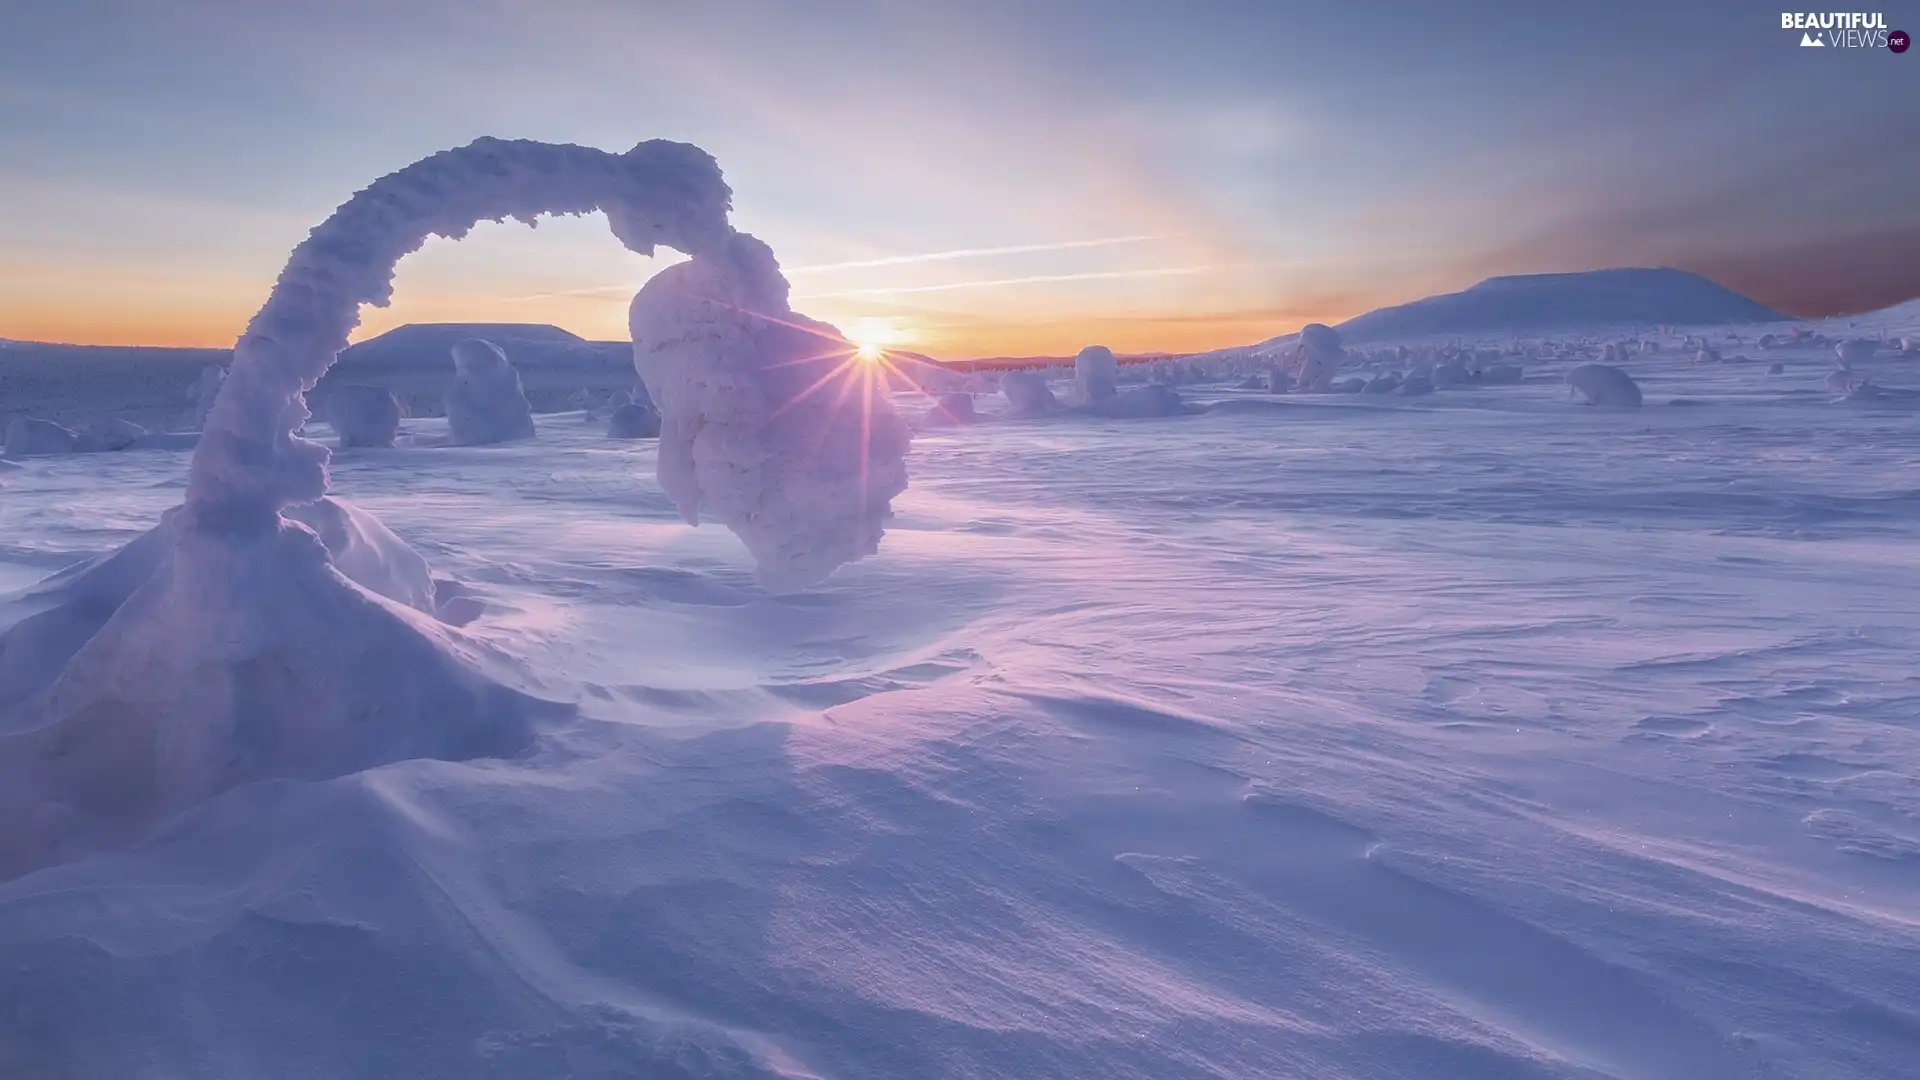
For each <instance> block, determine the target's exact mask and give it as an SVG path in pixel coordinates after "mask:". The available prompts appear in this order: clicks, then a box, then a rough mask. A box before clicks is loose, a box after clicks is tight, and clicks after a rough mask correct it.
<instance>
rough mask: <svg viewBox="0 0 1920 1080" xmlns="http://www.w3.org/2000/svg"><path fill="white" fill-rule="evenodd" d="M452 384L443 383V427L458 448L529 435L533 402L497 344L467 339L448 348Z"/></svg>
mask: <svg viewBox="0 0 1920 1080" xmlns="http://www.w3.org/2000/svg"><path fill="white" fill-rule="evenodd" d="M453 366H454V376H453V384H452V385H451V386H448V387H447V395H446V403H447V431H448V432H449V433H450V434H451V435H452V437H453V441H454V443H455V444H456V445H459V446H487V445H491V444H493V443H503V442H510V441H512V440H514V439H531V438H533V406H531V405H529V404H527V392H526V390H525V389H523V388H522V387H521V385H520V373H519V372H518V371H515V370H514V368H513V365H512V364H511V363H509V362H508V361H507V354H506V353H505V352H502V351H501V349H500V346H498V345H495V344H494V343H493V342H491V341H487V340H485V339H484V338H467V339H466V340H464V341H461V342H458V343H456V344H455V345H454V347H453Z"/></svg>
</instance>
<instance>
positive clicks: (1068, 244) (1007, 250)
mask: <svg viewBox="0 0 1920 1080" xmlns="http://www.w3.org/2000/svg"><path fill="white" fill-rule="evenodd" d="M1164 239H1166V237H1164V236H1105V237H1101V238H1099V239H1097V240H1063V241H1061V242H1060V243H1057V244H1010V245H1008V246H1006V247H987V248H956V249H955V250H953V251H928V252H923V253H921V254H918V255H887V256H884V257H882V258H877V259H856V260H854V261H852V262H837V263H816V264H814V265H812V266H794V267H786V268H784V271H785V273H786V274H787V276H789V277H791V276H793V275H794V274H824V273H827V272H829V271H833V270H865V269H868V268H870V267H875V266H909V265H912V264H914V263H930V262H947V261H949V260H952V259H985V258H991V257H992V256H995V255H1031V254H1034V253H1036V252H1041V251H1076V250H1079V249H1082V248H1101V247H1119V246H1120V245H1122V244H1145V243H1150V242H1152V241H1154V240H1164Z"/></svg>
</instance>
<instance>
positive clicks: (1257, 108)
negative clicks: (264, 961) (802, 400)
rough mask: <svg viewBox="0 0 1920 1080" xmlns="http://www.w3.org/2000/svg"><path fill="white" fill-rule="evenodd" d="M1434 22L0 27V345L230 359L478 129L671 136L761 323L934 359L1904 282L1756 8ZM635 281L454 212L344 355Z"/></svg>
mask: <svg viewBox="0 0 1920 1080" xmlns="http://www.w3.org/2000/svg"><path fill="white" fill-rule="evenodd" d="M1446 7H1447V8H1448V9H1447V10H1437V9H1439V8H1441V6H1440V5H1421V4H1414V3H1408V2H1392V3H1373V4H1358V3H1347V4H1338V5H1325V6H1319V5H1293V4H1285V3H1277V2H1267V3H1257V2H1248V3H1205V2H1186V3H1177V2H1160V0H1134V2H1125V0H1109V2H1104V3H1096V2H1080V0H1060V2H1045V0H1033V2H1028V3H1020V2H1014V0H967V2H956V3H947V2H911V3H909V2H903V0H810V2H807V3H791V2H789V3H759V2H746V0H701V2H695V0H671V2H666V0H663V2H652V3H648V2H631V0H629V2H616V0H544V2H537V3H536V2H532V0H470V2H465V3H426V2H422V0H381V2H371V0H368V2H362V0H346V2H334V3H327V2H314V3H302V4H267V3H260V2H240V0H170V2H168V3H165V4H160V3H152V2H134V0H12V2H11V3H9V4H8V5H7V6H6V9H5V15H4V16H3V17H4V19H5V21H6V26H5V32H4V33H0V184H4V185H5V188H6V190H7V191H8V192H9V193H10V195H11V199H10V202H11V204H12V205H11V209H12V210H13V211H14V212H12V213H9V214H8V215H6V216H5V217H4V218H0V336H6V337H22V338H54V339H61V340H80V341H103V342H107V341H120V342H151V343H196V344H221V343H226V342H230V341H231V339H232V338H233V336H234V335H235V334H236V333H237V332H238V330H239V329H240V327H241V326H242V325H243V324H244V322H245V320H246V318H247V316H248V315H250V314H251V312H252V311H253V309H254V308H255V307H256V306H257V305H258V303H259V302H260V300H261V299H262V298H263V297H264V295H265V292H266V289H267V287H268V286H269V285H270V283H271V282H272V280H273V277H274V275H275V274H276V273H277V272H278V269H279V265H280V263H281V262H282V260H284V258H285V256H286V253H287V251H288V250H289V249H290V248H291V247H292V245H293V244H294V243H296V242H297V241H298V240H299V239H300V238H301V237H302V236H303V235H304V233H305V231H306V229H307V228H309V227H310V226H311V225H313V224H314V223H316V222H318V221H319V220H320V219H321V218H323V217H325V216H326V214H327V213H328V212H329V211H330V210H331V209H332V207H334V206H335V205H337V204H338V203H339V202H341V201H342V200H344V199H345V198H346V197H347V196H348V195H349V194H351V193H352V192H353V191H354V190H355V189H357V188H359V187H361V186H363V185H364V184H365V183H366V182H367V181H369V180H371V179H372V178H374V177H375V176H378V175H381V174H383V173H385V172H389V171H392V170H393V169H395V168H398V167H399V166H401V165H404V164H406V163H407V162H409V161H411V160H413V159H415V158H418V157H421V156H423V155H425V154H428V153H431V152H433V151H435V150H438V149H441V148H444V147H446V146H451V145H456V144H459V143H463V142H466V141H468V140H470V139H472V138H475V137H477V136H481V135H499V136H504V137H519V138H538V139H547V140H554V141H567V142H580V143H588V144H592V145H597V146H602V147H607V148H624V147H626V146H629V145H631V144H633V143H635V142H638V141H641V140H643V139H648V138H674V139H682V140H686V141H689V142H694V143H698V144H699V145H701V146H703V147H705V148H706V149H708V150H709V151H711V152H712V153H713V154H714V155H715V156H716V157H717V158H718V159H719V160H720V163H721V165H722V167H723V168H724V169H725V170H726V172H727V176H728V180H729V182H730V183H731V185H732V186H733V188H734V191H735V205H736V221H737V222H738V223H739V224H740V225H741V226H742V227H743V228H746V229H748V230H750V231H753V232H755V233H757V234H759V235H761V236H762V237H763V238H765V239H766V240H767V241H768V242H769V243H770V244H772V245H773V247H774V250H775V251H776V252H777V253H779V255H780V257H781V260H782V263H783V264H784V265H785V266H787V267H788V268H789V271H790V276H791V277H792V279H793V282H794V293H795V296H796V306H797V307H799V308H800V309H801V310H804V311H807V312H809V313H810V314H814V315H816V316H818V317H822V318H827V319H830V320H833V321H836V322H840V323H843V324H845V323H846V322H849V321H852V320H857V319H865V320H869V321H877V322H881V323H885V324H887V325H890V326H892V327H894V328H896V329H897V330H898V331H899V332H900V334H901V335H902V336H903V337H905V338H906V339H907V340H909V341H911V342H912V343H914V345H916V346H918V347H921V348H924V349H925V350H926V351H929V352H932V353H934V354H936V355H968V354H991V353H1060V352H1071V351H1073V350H1074V349H1077V348H1078V347H1079V346H1080V345H1083V344H1086V343H1088V342H1090V341H1104V342H1106V343H1108V344H1110V345H1113V346H1114V347H1116V348H1121V349H1125V350H1146V349H1189V348H1199V347H1205V346H1211V345H1221V344H1230V343H1235V342H1242V341H1250V340H1256V339H1258V338H1261V337H1265V336H1268V335H1270V334H1273V333H1279V332H1284V331H1286V330H1291V329H1294V328H1296V327H1297V326H1298V325H1299V324H1300V323H1301V322H1303V321H1306V320H1309V319H1327V320H1334V319H1338V318H1341V317H1345V316H1347V315H1351V314H1355V313H1358V312H1360V311H1363V310H1366V309H1368V308H1371V307H1375V306H1378V305H1381V304H1385V303H1393V302H1398V301H1402V300H1406V299H1410V298H1413V297H1417V296H1420V295H1425V294H1428V293H1431V292H1435V291H1444V290H1448V289H1453V288H1458V287H1462V286H1465V285H1468V284H1471V283H1472V282H1473V281H1475V280H1478V279H1479V278H1482V277H1485V276H1488V275H1490V274H1495V273H1524V272H1531V271H1546V270H1574V269H1583V268H1589V267H1597V266H1607V265H1676V266H1682V267H1685V268H1688V269H1695V270H1699V271H1702V272H1705V273H1708V274H1709V275H1711V276H1714V277H1716V278H1718V279H1720V280H1722V281H1724V282H1726V283H1727V284H1730V285H1733V286H1734V287H1736V288H1740V289H1742V290H1743V291H1747V292H1749V293H1750V294H1752V295H1755V296H1756V297H1758V298H1759V299H1762V300H1765V301H1767V302H1770V303H1774V304H1776V305H1780V306H1783V307H1786V308H1789V309H1796V310H1800V311H1805V312H1810V313H1824V312H1830V311H1839V310H1850V309H1855V310H1857V309H1861V308H1866V307H1872V306H1879V305H1881V304H1885V303H1890V302H1894V301H1897V300H1901V299H1905V298H1908V297H1910V296H1913V295H1915V294H1916V293H1920V198H1916V197H1915V192H1916V191H1920V139H1916V133H1920V53H1914V52H1909V53H1907V54H1906V55H1904V56H1896V55H1893V54H1891V53H1889V52H1887V51H1886V50H1884V49H1877V50H1847V49H1824V50H1811V49H1808V50H1802V49H1800V48H1799V47H1798V41H1799V35H1798V34H1797V33H1796V32H1792V31H1786V30H1783V29H1781V27H1780V18H1779V12H1778V11H1777V10H1775V9H1772V8H1764V7H1761V6H1759V5H1756V4H1738V3H1696V4H1683V5H1672V4H1662V3H1637V2H1615V3H1607V4H1593V5H1574V4H1554V3H1530V4H1519V3H1503V2H1495V3H1481V4H1472V5H1464V4H1463V5H1449V6H1446ZM1886 14H1887V20H1888V22H1889V25H1891V26H1894V27H1902V26H1906V27H1907V28H1908V29H1912V28H1913V27H1916V26H1920V17H1916V16H1920V7H1916V8H1914V9H1910V10H1907V11H1901V10H1894V11H1888V12H1887V13H1886ZM1907 24H1912V25H1911V26H1907ZM924 256H940V257H933V258H926V257H924ZM849 263H851V264H861V263H868V264H872V263H878V265H851V266H849V265H845V264H849ZM657 268H658V265H657V264H655V263H652V262H650V261H648V260H645V259H642V258H640V257H638V256H635V255H632V254H631V253H628V252H626V251H624V250H623V249H621V247H620V246H619V244H618V243H616V242H614V241H613V240H612V238H611V237H610V236H609V235H608V234H607V233H606V230H605V228H604V226H603V225H601V224H600V223H599V222H597V221H584V220H582V221H563V222H555V223H551V225H548V226H542V228H540V229H539V230H537V231H532V230H527V229H525V228H524V227H522V226H518V225H512V226H500V227H487V228H483V229H482V230H480V231H479V232H477V233H476V234H475V235H474V236H473V237H471V238H469V239H468V240H466V241H464V242H461V243H458V244H455V243H451V242H447V243H435V244H433V245H430V246H429V248H428V249H427V250H425V251H423V252H422V253H420V254H419V255H416V256H414V257H413V258H412V259H410V260H409V261H408V263H406V264H405V265H403V267H402V268H401V272H400V276H399V289H398V293H397V296H396V301H395V304H394V307H393V308H392V309H390V310H387V311H379V312H368V313H367V316H368V317H367V328H368V330H369V331H374V330H378V329H381V328H384V327H387V326H391V325H394V324H396V323H400V322H407V321H417V320H423V319H462V320H488V321H508V320H512V321H523V320H524V321H551V322H557V323H559V324H561V325H564V326H567V327H569V328H570V329H574V330H576V331H579V332H581V333H585V334H588V335H590V336H596V337H620V336H623V330H622V328H623V325H624V315H623V313H624V309H625V304H626V301H627V298H628V297H629V296H630V295H631V292H632V289H633V288H634V287H635V286H636V285H637V284H638V283H639V282H640V281H642V280H644V279H645V278H646V276H647V275H649V274H650V273H652V272H653V271H654V270H656V269H657Z"/></svg>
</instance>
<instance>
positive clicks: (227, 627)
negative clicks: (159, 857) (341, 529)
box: [0, 519, 545, 878]
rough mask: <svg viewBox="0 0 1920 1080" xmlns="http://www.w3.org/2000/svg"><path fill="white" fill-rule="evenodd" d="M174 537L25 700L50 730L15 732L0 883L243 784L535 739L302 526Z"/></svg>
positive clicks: (443, 642) (2, 757)
mask: <svg viewBox="0 0 1920 1080" xmlns="http://www.w3.org/2000/svg"><path fill="white" fill-rule="evenodd" d="M173 524H174V528H173V529H172V530H171V531H172V533H173V535H172V537H171V539H172V541H173V552H172V558H171V559H170V560H169V561H168V562H167V563H166V564H165V565H164V566H162V567H161V568H160V569H159V571H158V572H157V573H156V574H155V575H154V576H153V577H151V578H148V579H147V580H146V581H144V582H142V583H141V584H140V585H139V587H138V588H136V589H135V590H134V591H133V592H132V594H131V595H130V596H128V597H127V599H126V601H125V602H124V603H123V604H121V605H120V607H119V608H118V609H117V610H115V611H114V612H113V613H112V615H111V616H110V617H109V618H108V619H107V620H106V622H105V624H104V625H103V626H101V627H100V629H99V631H98V632H96V633H95V634H94V635H93V636H92V637H91V638H90V639H89V640H87V641H86V642H85V643H84V644H82V645H81V646H80V647H79V649H78V650H77V651H76V652H75V653H74V654H73V656H72V657H71V659H69V660H67V661H66V663H65V665H64V667H63V668H62V669H61V670H60V672H59V674H58V675H57V676H56V677H55V678H54V679H53V681H52V682H51V683H50V684H49V685H47V686H46V687H45V688H44V689H43V690H40V691H39V692H38V693H36V694H35V695H34V696H33V697H31V698H29V699H28V700H27V701H26V702H25V703H23V708H25V709H27V710H28V712H29V715H31V716H35V717H36V718H39V719H42V720H43V722H41V723H38V724H32V725H27V726H20V725H16V724H14V723H9V724H8V725H7V727H8V728H10V729H13V730H14V731H16V732H17V733H16V734H11V735H8V736H6V738H5V743H6V749H5V751H4V752H3V753H0V804H6V805H5V808H4V812H0V878H11V877H13V876H16V875H18V874H20V873H23V872H26V871H29V870H32V869H36V868H38V867H40V866H43V865H46V864H48V863H51V862H61V861H66V860H69V859H72V858H76V857H79V856H81V855H84V854H86V853H87V852H89V851H93V850H98V849H101V848H111V847H118V846H121V845H123V844H125V843H129V842H131V841H134V840H136V839H138V837H139V836H140V835H141V834H142V833H143V832H144V831H145V830H146V829H147V828H149V827H150V826H151V825H152V824H153V823H155V822H157V821H160V820H163V819H165V818H166V817H168V816H171V815H172V814H174V813H177V812H179V811H181V810H184V809H186V808H188V807H191V806H193V805H195V804H197V803H199V802H201V801H204V800H205V799H207V798H210V797H212V796H214V795H217V794H219V793H220V792H223V791H226V790H228V789H230V788H233V787H235V786H237V785H239V784H242V783H247V782H250V781H256V780H261V779H268V778H295V779H322V778H327V777H332V776H340V775H344V774H346V773H350V772H355V771H358V770H361V769H365V768H368V767H371V766H374V765H378V764H383V763H386V762H391V761H397V760H402V759H405V758H414V757H435V758H444V759H449V760H464V759H469V758H475V757H490V756H504V755H509V754H515V753H518V752H520V751H522V750H524V749H525V748H526V747H527V746H528V745H529V744H530V742H531V738H532V724H533V721H534V719H535V718H536V717H538V716H539V715H540V714H541V713H542V712H543V711H545V709H544V708H543V707H542V705H541V703H539V702H537V701H535V700H534V699H533V698H531V697H528V696H527V695H525V694H522V693H520V692H518V691H516V690H512V689H509V688H508V687H506V686H504V685H502V684H501V683H499V682H496V681H495V680H493V679H491V678H489V677H487V676H486V675H484V674H482V670H483V666H482V661H483V657H482V654H481V653H480V652H479V650H478V649H477V648H476V647H474V646H473V645H472V644H471V643H467V642H464V641H463V640H462V639H459V638H457V637H456V636H455V635H454V632H453V631H451V630H450V629H448V628H446V627H442V626H440V625H439V624H437V623H435V622H433V620H431V619H429V618H427V617H425V616H423V615H420V614H418V613H416V612H413V611H411V610H410V609H407V608H403V607H400V606H398V605H396V604H392V603H389V602H387V601H385V600H383V599H381V598H378V597H376V596H374V595H373V594H372V593H370V592H367V591H365V590H363V589H360V588H358V587H356V586H354V585H352V584H351V583H349V582H348V581H347V579H346V578H344V577H342V576H341V574H340V572H339V571H338V570H337V569H336V568H335V567H334V566H333V565H332V563H331V561H330V560H329V558H328V554H327V551H326V549H325V547H323V546H322V544H321V541H320V540H319V538H318V537H316V536H315V535H314V534H313V533H312V532H311V531H309V530H308V529H307V528H306V527H305V526H303V525H299V524H296V523H293V522H288V521H285V520H280V521H278V523H277V525H276V527H275V528H273V529H272V530H270V531H258V530H256V531H250V532H248V533H246V534H244V535H243V536H239V537H236V536H233V535H229V534H220V533H210V532H206V531H202V530H196V529H192V528H181V527H179V526H180V525H181V524H182V521H181V520H180V519H176V520H175V522H174V523H173ZM155 546H156V547H158V548H160V549H161V550H165V548H166V546H167V545H166V544H164V543H163V544H159V545H155ZM207 549H212V550H207ZM22 644H26V645H28V647H29V648H31V644H32V643H31V642H27V641H23V642H22ZM9 652H11V647H10V648H9Z"/></svg>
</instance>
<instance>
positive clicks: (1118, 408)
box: [1088, 383, 1186, 420]
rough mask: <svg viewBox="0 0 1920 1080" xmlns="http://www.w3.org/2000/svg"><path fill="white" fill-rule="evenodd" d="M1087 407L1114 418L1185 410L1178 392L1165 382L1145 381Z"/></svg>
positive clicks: (1171, 413) (1175, 413) (1131, 418)
mask: <svg viewBox="0 0 1920 1080" xmlns="http://www.w3.org/2000/svg"><path fill="white" fill-rule="evenodd" d="M1088 408H1089V411H1091V412H1092V413H1093V414H1094V415H1095V416H1104V417H1109V418H1111V419H1115V420H1144V419H1148V418H1152V417H1160V416H1178V415H1180V414H1181V413H1182V412H1185V411H1186V409H1185V407H1184V406H1183V405H1182V403H1181V401H1180V394H1179V393H1178V392H1177V391H1176V390H1174V388H1173V387H1171V386H1168V385H1166V384H1165V383H1147V384H1146V385H1144V386H1138V387H1135V388H1133V389H1132V390H1129V391H1127V392H1126V393H1124V394H1119V395H1116V396H1114V397H1110V398H1106V399H1104V400H1101V401H1096V402H1094V403H1093V404H1092V405H1091V406H1089V407H1088Z"/></svg>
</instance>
